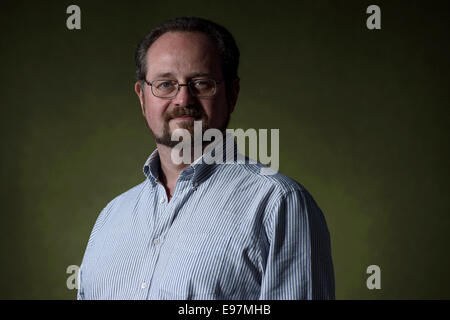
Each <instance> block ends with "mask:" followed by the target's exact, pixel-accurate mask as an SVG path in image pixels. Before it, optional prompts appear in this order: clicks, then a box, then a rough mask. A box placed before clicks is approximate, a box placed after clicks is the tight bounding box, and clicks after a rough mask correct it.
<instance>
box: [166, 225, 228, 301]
mask: <svg viewBox="0 0 450 320" xmlns="http://www.w3.org/2000/svg"><path fill="white" fill-rule="evenodd" d="M230 238H231V236H228V235H216V234H203V233H202V234H199V233H184V234H181V235H180V236H179V238H178V241H177V242H176V244H175V246H174V249H173V251H172V253H171V255H170V258H169V260H168V263H167V266H166V270H165V273H164V276H163V281H162V283H161V291H162V292H165V293H168V294H169V295H170V296H172V297H175V298H176V299H202V297H204V298H205V299H210V298H214V296H216V295H217V296H218V295H220V293H221V292H222V290H221V287H222V284H223V281H224V279H222V278H221V270H222V267H223V262H224V257H225V255H226V254H227V248H228V245H229V242H230Z"/></svg>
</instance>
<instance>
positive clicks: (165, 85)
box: [156, 81, 174, 90]
mask: <svg viewBox="0 0 450 320" xmlns="http://www.w3.org/2000/svg"><path fill="white" fill-rule="evenodd" d="M173 86H174V84H173V82H172V81H158V82H157V85H156V88H157V89H161V90H165V89H170V88H172V87H173Z"/></svg>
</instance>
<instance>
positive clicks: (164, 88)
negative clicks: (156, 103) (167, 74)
mask: <svg viewBox="0 0 450 320" xmlns="http://www.w3.org/2000/svg"><path fill="white" fill-rule="evenodd" d="M144 81H145V83H146V84H148V85H149V86H150V87H151V89H152V93H153V95H154V96H155V97H158V98H163V99H172V98H175V96H176V95H177V94H178V92H179V91H180V87H182V86H185V87H188V88H189V92H190V93H191V94H192V95H193V96H194V97H198V98H205V97H212V96H213V95H215V94H216V89H217V85H218V84H220V83H222V82H221V81H216V80H213V79H194V80H190V81H189V82H188V83H179V82H178V81H176V80H154V81H152V82H148V81H147V80H144Z"/></svg>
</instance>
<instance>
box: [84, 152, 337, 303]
mask: <svg viewBox="0 0 450 320" xmlns="http://www.w3.org/2000/svg"><path fill="white" fill-rule="evenodd" d="M230 153H232V154H233V156H234V159H236V154H237V148H236V144H234V145H233V148H228V149H227V150H226V154H227V157H228V156H229V155H230ZM159 167H160V162H159V156H158V152H157V150H155V151H154V152H153V153H152V154H151V155H150V157H149V158H148V160H147V161H146V163H145V165H144V169H143V170H144V174H145V176H146V179H145V180H144V181H143V182H142V183H140V184H139V185H137V186H135V187H133V188H132V189H130V190H128V191H126V192H125V193H123V194H121V195H119V196H118V197H116V198H115V199H113V200H112V201H111V202H109V203H108V205H107V206H106V207H105V208H104V209H103V210H102V212H101V213H100V215H99V216H98V218H97V221H96V223H95V225H94V228H93V230H92V233H91V236H90V238H89V241H88V244H87V248H86V251H85V254H84V257H83V261H82V264H81V268H80V273H79V291H78V299H127V300H128V299H171V300H173V299H180V300H185V299H233V300H234V299H236V300H237V299H247V300H255V299H334V298H335V293H334V290H335V288H334V270H333V263H332V259H331V247H330V236H329V232H328V229H327V225H326V222H325V218H324V216H323V214H322V212H321V210H320V209H319V207H318V206H317V204H316V202H315V201H314V199H313V198H312V196H311V195H310V194H309V193H308V192H307V191H306V190H305V188H304V187H303V186H302V185H300V184H299V183H297V182H296V181H294V180H292V179H290V178H288V177H286V176H284V175H282V174H280V173H276V174H274V175H263V174H261V168H263V167H264V166H263V165H262V164H260V163H255V162H253V163H248V162H247V163H239V162H237V161H235V162H233V163H223V164H218V163H215V164H205V163H202V161H196V162H194V163H193V164H191V165H190V166H189V167H187V168H186V169H184V170H183V171H182V172H181V173H180V176H179V178H178V180H177V183H176V187H175V191H174V194H173V197H172V198H171V199H170V201H169V202H168V199H167V195H166V191H165V189H164V187H163V186H162V185H161V184H160V182H159V181H158V172H159Z"/></svg>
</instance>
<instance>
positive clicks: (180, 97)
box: [172, 85, 195, 107]
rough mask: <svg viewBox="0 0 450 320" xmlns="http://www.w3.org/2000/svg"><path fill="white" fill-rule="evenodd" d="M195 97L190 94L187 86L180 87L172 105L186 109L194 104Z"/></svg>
mask: <svg viewBox="0 0 450 320" xmlns="http://www.w3.org/2000/svg"><path fill="white" fill-rule="evenodd" d="M194 100H195V97H194V96H193V95H192V94H191V91H190V90H189V88H188V86H186V85H180V87H179V89H178V94H177V95H176V96H175V97H174V98H173V100H172V101H173V104H174V105H175V106H177V107H187V106H189V105H191V104H193V103H194Z"/></svg>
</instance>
